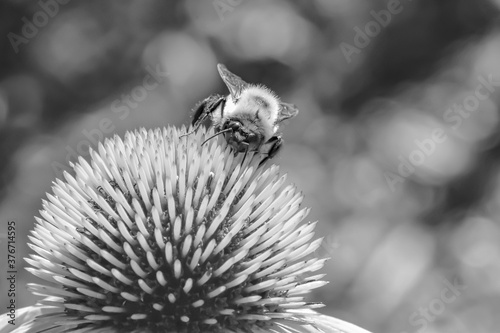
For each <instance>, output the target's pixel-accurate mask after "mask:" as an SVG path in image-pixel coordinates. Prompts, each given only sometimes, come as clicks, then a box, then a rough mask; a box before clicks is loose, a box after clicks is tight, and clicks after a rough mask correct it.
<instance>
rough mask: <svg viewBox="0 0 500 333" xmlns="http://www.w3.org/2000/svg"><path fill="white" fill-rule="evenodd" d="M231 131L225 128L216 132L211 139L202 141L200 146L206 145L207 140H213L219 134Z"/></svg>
mask: <svg viewBox="0 0 500 333" xmlns="http://www.w3.org/2000/svg"><path fill="white" fill-rule="evenodd" d="M232 130H233V129H232V128H226V129H225V130H222V131H220V132H217V133H215V134H214V135H212V136H211V137H209V138H208V139H205V141H203V143H202V144H201V145H202V146H203V145H204V144H205V143H207V141H208V140H210V139H213V138H215V137H216V136H217V135H219V134H222V133H226V132H231V131H232Z"/></svg>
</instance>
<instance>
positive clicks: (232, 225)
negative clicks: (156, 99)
mask: <svg viewBox="0 0 500 333" xmlns="http://www.w3.org/2000/svg"><path fill="white" fill-rule="evenodd" d="M182 132H185V131H184V130H182ZM180 134H181V133H180V132H179V131H178V130H176V129H175V128H167V129H163V130H161V129H156V130H150V131H146V130H144V129H142V130H139V131H135V132H129V133H127V134H126V135H125V138H124V139H123V140H122V139H121V138H119V137H118V136H115V137H114V138H112V139H108V140H106V141H105V142H104V143H103V144H100V145H99V147H98V149H97V150H96V151H91V161H90V162H87V161H85V160H84V159H83V158H80V159H79V160H78V162H77V163H75V164H74V165H72V166H73V168H74V171H75V176H71V175H70V174H68V173H66V174H65V175H64V178H65V180H64V181H63V180H56V181H55V182H54V186H53V194H48V200H47V201H44V202H43V210H42V211H41V212H40V214H41V218H37V219H36V220H37V223H36V225H35V228H34V230H33V231H32V236H30V240H31V242H32V244H30V247H31V248H32V249H33V250H34V251H35V252H36V253H37V254H36V255H32V256H31V258H30V259H26V260H27V261H28V263H29V264H30V265H32V266H33V267H31V268H28V270H29V271H30V272H31V273H33V274H34V275H36V276H38V277H40V278H42V279H44V280H46V281H48V282H50V284H31V285H30V286H29V288H30V289H31V291H32V292H33V293H35V294H38V295H42V296H46V298H45V299H44V300H43V301H41V304H42V305H43V307H44V309H45V313H46V314H44V315H42V316H39V317H38V318H37V319H35V320H34V322H32V323H31V324H30V325H32V329H34V330H35V331H38V330H43V329H46V330H47V331H46V332H66V331H68V332H69V331H71V332H270V331H272V332H295V330H294V328H293V327H299V326H300V325H305V324H307V323H308V321H307V320H306V319H305V316H306V315H305V314H307V313H312V311H311V310H310V309H311V308H315V307H318V306H320V304H317V303H309V302H306V301H305V300H304V296H303V295H304V294H306V293H307V292H309V291H310V290H312V289H315V288H318V287H320V286H322V285H324V284H325V282H324V281H321V278H322V277H323V275H322V274H320V275H315V274H313V273H312V272H315V271H317V270H318V269H320V268H321V267H322V266H323V264H324V262H325V259H318V258H314V257H312V258H311V257H310V254H312V253H313V252H314V251H316V250H317V249H318V247H319V246H320V243H321V239H316V240H312V239H313V238H314V233H313V231H314V226H315V223H301V222H302V221H303V220H304V218H305V217H306V216H307V214H308V211H309V210H308V209H307V208H301V207H300V204H301V201H302V194H301V193H299V192H298V191H297V190H296V188H295V187H294V186H293V185H289V184H287V183H286V180H285V178H286V177H285V176H280V174H279V173H278V167H277V166H275V165H273V166H270V167H267V165H265V166H264V167H259V161H260V157H259V156H254V155H252V154H247V155H245V154H237V155H234V153H233V152H232V150H231V147H229V146H228V145H227V143H226V142H225V140H223V139H218V140H210V141H209V142H208V143H207V144H205V145H202V144H201V143H202V142H203V141H204V140H205V138H206V137H208V136H210V135H212V134H213V131H212V130H209V131H208V132H206V131H205V130H204V129H200V130H198V131H197V132H196V133H195V134H193V135H189V136H186V137H183V138H179V135H180ZM309 324H310V323H309ZM297 325H299V326H297ZM44 332H45V331H44ZM297 332H298V331H297Z"/></svg>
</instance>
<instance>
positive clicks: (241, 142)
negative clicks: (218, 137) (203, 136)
mask: <svg viewBox="0 0 500 333" xmlns="http://www.w3.org/2000/svg"><path fill="white" fill-rule="evenodd" d="M222 131H225V132H224V136H225V138H226V141H227V142H228V143H229V144H230V145H231V146H232V147H233V148H234V149H235V150H236V151H237V152H240V153H241V152H246V151H257V150H258V148H259V147H260V146H261V145H262V144H263V143H264V133H262V131H261V130H260V129H259V127H258V126H257V125H256V124H255V123H254V122H253V121H252V120H250V119H245V117H239V118H237V119H232V118H228V119H226V121H225V122H224V124H223V125H222Z"/></svg>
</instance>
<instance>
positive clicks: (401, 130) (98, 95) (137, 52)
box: [0, 0, 500, 333]
mask: <svg viewBox="0 0 500 333" xmlns="http://www.w3.org/2000/svg"><path fill="white" fill-rule="evenodd" d="M499 10H500V1H499V0H476V1H470V0H434V1H432V0H419V1H411V0H401V1H397V0H390V1H386V0H371V1H367V0H364V1H362V0H313V1H285V0H278V1H264V0H261V1H244V0H214V1H195V0H187V1H165V0H144V1H123V0H120V1H118V0H114V1H106V2H102V1H97V0H92V1H84V2H83V1H78V2H77V1H74V2H73V1H69V0H57V1H56V0H42V1H28V0H26V1H23V0H17V1H14V0H2V1H1V2H0V35H1V36H2V38H0V160H1V162H0V217H1V228H2V229H1V230H0V232H1V233H2V234H3V237H4V238H3V239H2V244H0V246H1V247H2V249H1V250H0V252H1V253H2V255H1V256H0V266H1V267H6V259H7V258H6V257H7V255H6V250H7V244H6V242H5V241H6V239H5V233H6V232H7V227H6V224H7V222H8V221H10V220H13V221H15V222H16V228H17V242H16V247H17V266H18V267H17V269H18V271H19V274H18V280H17V284H18V288H17V289H18V290H17V291H18V294H17V302H18V303H17V306H18V307H22V306H26V305H30V304H33V303H34V302H35V300H36V298H34V297H33V296H32V295H31V294H30V293H28V292H27V291H26V290H25V284H26V283H27V282H33V281H35V278H34V277H33V276H31V275H30V274H29V273H27V272H26V271H25V270H24V269H23V268H22V267H24V265H25V263H24V261H23V260H22V258H23V257H25V256H26V255H27V254H28V253H30V250H29V248H28V246H27V245H26V243H27V237H26V235H27V233H28V231H29V230H30V229H31V228H32V227H33V223H34V221H35V220H34V217H33V216H35V215H37V216H39V213H38V210H39V209H41V204H42V201H41V200H42V199H44V198H45V192H47V191H50V190H51V184H52V181H53V180H54V179H55V178H56V177H60V176H61V174H62V171H63V170H69V168H68V162H69V161H74V160H75V158H76V156H78V155H83V156H85V157H88V147H89V146H90V147H95V146H96V143H97V142H98V141H100V140H102V139H103V138H104V137H108V136H111V135H113V134H114V133H117V134H120V135H123V134H124V133H125V131H127V130H131V129H134V128H138V127H146V128H154V127H158V126H167V125H176V126H179V125H182V124H187V123H189V122H190V110H191V108H192V107H193V105H194V104H195V103H196V102H197V101H199V100H201V99H203V98H205V97H206V96H208V95H209V94H212V93H221V94H226V93H227V90H226V87H225V86H224V85H223V82H222V81H221V79H220V77H219V76H218V74H217V71H216V64H217V63H218V62H222V63H224V64H226V65H227V67H228V68H229V69H230V70H231V71H232V72H234V73H236V74H238V75H240V76H241V77H242V78H244V79H245V80H246V81H248V82H254V83H263V84H265V85H267V86H268V87H270V88H271V89H273V90H274V91H276V93H277V94H278V95H279V96H281V98H282V100H284V101H286V102H290V103H294V104H296V105H297V106H298V107H299V109H300V114H299V115H298V117H296V118H294V119H292V120H290V121H288V122H287V123H286V124H285V125H284V126H283V127H282V130H283V135H284V139H285V141H286V143H285V148H284V149H283V150H282V152H281V153H280V155H279V156H278V157H277V158H276V159H275V162H276V163H278V164H280V165H281V169H282V171H283V172H286V173H288V174H289V177H288V180H289V181H291V182H293V183H295V184H296V185H297V186H298V187H299V188H300V189H302V190H303V192H304V193H305V196H306V201H305V204H304V205H305V206H308V207H311V208H312V212H311V214H310V215H309V219H310V220H312V221H314V220H319V224H318V232H317V234H318V235H321V236H324V237H325V239H324V242H323V244H322V247H321V249H320V250H319V251H318V255H326V256H331V257H332V259H331V260H330V261H328V263H327V266H326V269H325V271H326V273H328V276H327V278H328V279H329V280H330V281H331V283H330V284H329V285H328V286H326V287H324V288H322V289H321V290H320V291H318V292H316V293H315V294H313V295H311V299H314V300H316V301H322V302H324V303H325V304H326V307H325V308H323V309H322V310H321V311H322V312H323V313H326V314H329V315H333V316H336V317H339V318H342V319H344V320H348V321H351V322H353V323H356V324H358V325H360V326H363V327H365V328H367V329H369V330H371V331H373V332H395V333H402V332H406V333H410V332H429V333H431V332H441V333H446V332H454V333H456V332H476V333H481V332H488V333H492V332H498V327H500V316H498V309H499V308H500V216H499V213H500V142H499V138H500V136H499V133H500V132H499V109H498V108H499V103H500V29H499V20H498V17H499ZM4 274H7V273H6V272H4ZM7 289H8V285H7V281H6V279H5V278H4V277H3V276H2V277H1V278H0V295H2V301H1V302H0V303H1V304H2V308H3V309H4V311H5V307H4V306H6V304H7V302H8V299H7V296H6V295H7ZM4 295H5V297H4ZM4 311H1V312H4ZM2 320H4V319H2ZM495 327H497V328H496V329H495Z"/></svg>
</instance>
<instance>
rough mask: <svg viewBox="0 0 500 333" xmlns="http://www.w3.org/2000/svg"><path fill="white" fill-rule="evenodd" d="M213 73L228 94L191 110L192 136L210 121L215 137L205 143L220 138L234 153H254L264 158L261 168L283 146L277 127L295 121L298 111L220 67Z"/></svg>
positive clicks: (261, 88) (202, 103) (266, 91)
mask: <svg viewBox="0 0 500 333" xmlns="http://www.w3.org/2000/svg"><path fill="white" fill-rule="evenodd" d="M217 70H218V71H219V75H220V76H221V78H222V80H223V81H224V83H225V84H226V86H227V88H228V89H229V94H228V95H227V96H222V95H211V96H209V97H207V98H205V99H204V100H203V101H201V102H200V103H199V104H198V105H197V106H196V107H195V110H194V115H193V121H192V125H193V127H194V130H193V132H194V131H196V129H197V128H198V127H199V126H200V125H201V124H202V123H203V122H205V120H207V119H210V121H211V124H212V126H213V127H214V128H215V130H216V132H217V133H215V135H213V136H212V137H210V138H208V139H207V140H205V142H206V141H208V140H210V139H212V138H213V137H215V136H217V135H220V134H223V135H224V137H225V139H226V141H227V143H228V144H229V145H230V146H231V147H232V148H233V149H234V151H235V152H236V153H242V152H245V153H247V152H258V153H260V154H263V155H265V157H264V158H263V160H262V161H261V162H260V164H263V163H264V162H265V161H267V160H268V159H271V158H273V157H274V156H275V155H276V154H277V153H278V151H279V150H280V149H281V147H282V146H283V139H282V138H281V135H280V134H279V133H277V132H278V129H279V126H280V124H281V123H282V122H283V121H284V120H286V119H289V118H293V117H295V116H296V115H297V114H298V113H299V110H298V109H297V107H296V106H295V105H293V104H289V103H284V102H281V101H280V99H279V97H278V96H277V95H276V94H275V93H274V92H272V91H271V90H270V89H268V88H267V87H265V86H263V85H259V84H250V83H247V82H245V81H243V80H242V79H241V78H240V77H239V76H237V75H235V74H233V73H231V72H230V71H229V70H228V69H227V68H226V66H224V65H223V64H218V65H217ZM191 133H192V132H191ZM191 133H187V134H185V135H189V134H191ZM205 142H204V143H205Z"/></svg>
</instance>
